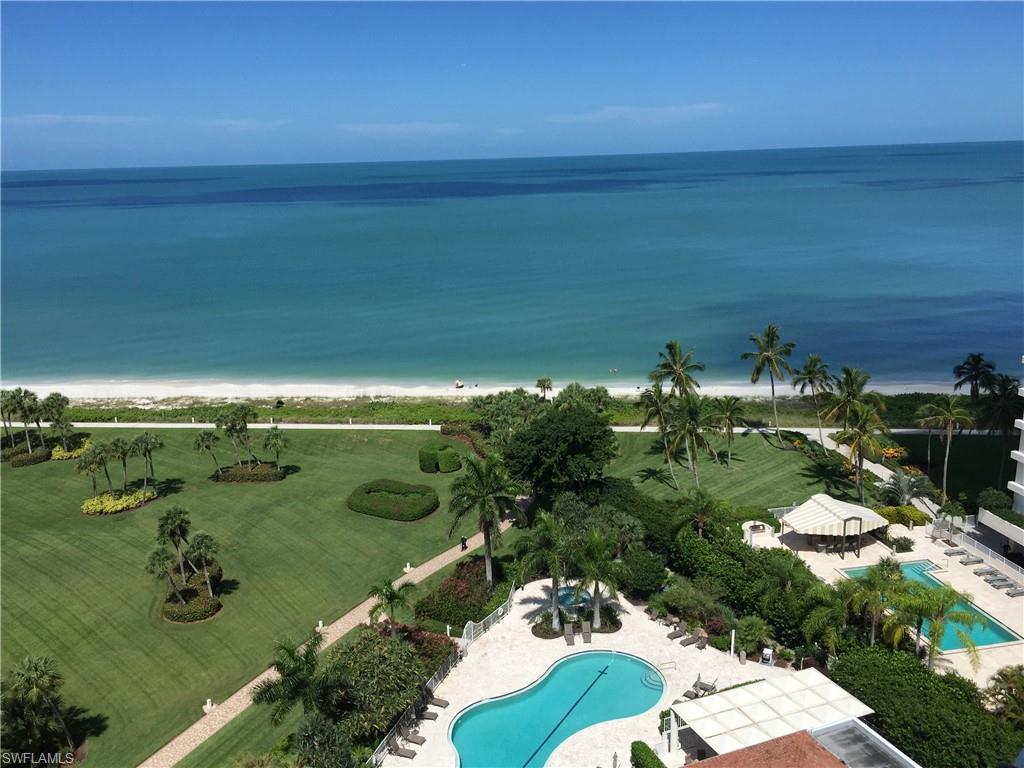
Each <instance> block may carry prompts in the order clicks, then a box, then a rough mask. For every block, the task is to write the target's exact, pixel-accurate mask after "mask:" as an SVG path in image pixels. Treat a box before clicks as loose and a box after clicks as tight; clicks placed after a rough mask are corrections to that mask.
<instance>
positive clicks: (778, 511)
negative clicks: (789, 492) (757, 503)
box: [768, 507, 796, 520]
mask: <svg viewBox="0 0 1024 768" xmlns="http://www.w3.org/2000/svg"><path fill="white" fill-rule="evenodd" d="M794 509H796V507H768V514H770V515H774V516H775V519H776V520H781V519H782V516H783V515H785V514H786V513H787V512H792V511H793V510H794Z"/></svg>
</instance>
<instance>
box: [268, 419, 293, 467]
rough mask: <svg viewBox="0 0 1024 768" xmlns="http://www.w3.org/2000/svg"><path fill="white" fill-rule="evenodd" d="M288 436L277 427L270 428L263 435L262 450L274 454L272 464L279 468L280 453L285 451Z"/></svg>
mask: <svg viewBox="0 0 1024 768" xmlns="http://www.w3.org/2000/svg"><path fill="white" fill-rule="evenodd" d="M288 445H289V441H288V435H286V434H285V433H284V432H282V431H281V430H280V429H279V428H278V427H271V428H270V429H268V430H267V431H266V433H265V434H264V435H263V450H265V451H273V452H274V463H275V464H277V466H281V451H284V450H287V448H288Z"/></svg>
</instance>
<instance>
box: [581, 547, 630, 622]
mask: <svg viewBox="0 0 1024 768" xmlns="http://www.w3.org/2000/svg"><path fill="white" fill-rule="evenodd" d="M573 563H574V565H575V566H576V567H577V568H578V569H579V571H580V573H582V574H583V577H582V578H581V579H580V583H579V585H578V586H577V587H576V596H577V597H579V595H580V593H581V592H582V591H583V590H584V589H586V588H588V587H589V589H590V607H591V608H592V609H593V611H594V629H600V628H601V590H602V589H604V590H605V591H607V593H608V597H615V594H616V592H615V588H616V586H617V583H618V575H619V568H618V564H617V563H616V562H615V551H614V546H613V544H612V542H610V541H609V540H608V539H606V538H605V535H604V533H603V532H602V531H601V529H600V528H591V529H590V532H589V533H588V534H587V535H586V537H585V538H584V539H583V542H582V544H581V545H580V547H579V548H578V549H577V550H576V553H575V556H574V558H573Z"/></svg>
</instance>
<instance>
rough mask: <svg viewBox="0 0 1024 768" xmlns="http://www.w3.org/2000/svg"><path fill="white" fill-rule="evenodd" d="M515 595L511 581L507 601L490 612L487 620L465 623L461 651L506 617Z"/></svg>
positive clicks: (514, 584)
mask: <svg viewBox="0 0 1024 768" xmlns="http://www.w3.org/2000/svg"><path fill="white" fill-rule="evenodd" d="M515 594H516V583H515V582H514V581H513V582H512V586H511V588H509V591H508V599H507V600H505V602H504V603H502V604H501V605H499V606H498V607H497V608H495V609H494V610H493V611H491V614H490V615H489V616H488V617H487V618H485V619H484V620H483V621H467V622H466V626H465V627H464V628H463V630H462V640H461V642H460V643H459V644H460V645H461V646H462V650H463V651H465V650H466V649H467V648H469V646H471V645H472V644H473V643H474V642H476V641H477V640H478V639H479V638H480V636H481V635H483V634H484V632H486V631H487V630H489V629H490V628H491V627H493V626H494V625H495V624H497V623H498V622H499V621H501V620H502V619H503V618H505V617H506V616H507V615H508V612H509V611H510V610H511V609H512V599H513V598H514V597H515Z"/></svg>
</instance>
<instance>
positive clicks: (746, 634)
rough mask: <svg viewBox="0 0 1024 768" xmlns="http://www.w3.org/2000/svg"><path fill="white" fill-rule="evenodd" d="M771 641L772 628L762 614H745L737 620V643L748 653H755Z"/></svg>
mask: <svg viewBox="0 0 1024 768" xmlns="http://www.w3.org/2000/svg"><path fill="white" fill-rule="evenodd" d="M771 641H772V628H771V626H770V625H769V624H768V622H767V621H765V620H764V619H762V618H761V617H760V616H753V615H751V616H744V617H743V618H742V619H740V620H739V621H738V622H736V643H737V645H739V647H740V648H742V649H743V650H744V651H746V652H747V653H753V652H755V651H756V650H757V649H758V647H764V646H766V645H768V644H769V643H770V642H771Z"/></svg>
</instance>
